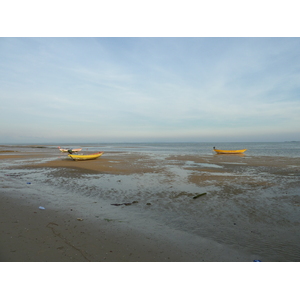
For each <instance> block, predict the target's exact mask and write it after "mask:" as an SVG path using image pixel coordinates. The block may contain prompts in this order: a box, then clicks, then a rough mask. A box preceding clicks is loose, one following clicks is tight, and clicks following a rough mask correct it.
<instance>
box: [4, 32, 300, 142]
mask: <svg viewBox="0 0 300 300" xmlns="http://www.w3.org/2000/svg"><path fill="white" fill-rule="evenodd" d="M0 45H1V47H0V67H1V70H0V101H1V102H0V104H1V111H0V117H1V121H0V122H1V126H4V127H5V128H8V129H6V132H4V131H2V133H1V135H3V138H4V134H5V135H6V136H7V132H8V133H9V134H11V136H16V134H17V132H20V133H21V134H22V136H24V137H27V139H28V141H30V139H31V136H32V137H33V136H34V137H40V139H41V140H42V139H43V140H47V139H48V138H49V139H60V138H61V139H65V138H67V137H69V138H70V139H76V138H78V139H91V140H92V139H96V138H97V137H103V138H104V139H110V140H111V139H114V140H116V141H117V140H119V139H122V140H126V139H128V140H139V139H140V140H143V141H144V140H147V139H149V140H150V139H151V140H155V139H156V138H157V139H164V138H165V139H172V140H185V139H191V140H193V139H195V140H198V139H199V138H201V139H202V138H210V137H213V138H215V139H218V138H219V139H221V138H222V139H226V137H227V138H229V139H233V138H236V139H238V138H241V137H242V136H243V135H244V136H248V137H249V138H250V137H251V138H252V139H255V136H257V138H259V139H262V133H263V134H265V135H269V136H270V133H272V134H273V135H272V136H274V137H276V133H278V138H277V139H282V134H283V133H284V132H285V133H286V134H288V133H290V135H291V136H294V139H297V136H298V135H299V131H298V129H295V128H300V127H299V125H300V124H299V118H298V116H299V112H300V111H299V110H300V99H299V86H300V85H299V83H300V82H299V81H300V79H299V76H298V73H299V68H300V59H299V58H298V53H299V48H300V47H299V46H300V42H299V39H298V38H293V39H276V38H275V39H270V38H259V39H256V38H254V39H252V38H246V39H243V38H241V39H239V38H220V39H214V38H121V39H118V38H97V39H94V38H34V39H31V38H21V39H18V38H15V39H7V38H1V39H0ZM21 124H22V125H21ZM1 135H0V137H1ZM245 138H246V137H245ZM4 139H6V138H4ZM15 139H16V140H17V139H18V138H17V137H16V138H15Z"/></svg>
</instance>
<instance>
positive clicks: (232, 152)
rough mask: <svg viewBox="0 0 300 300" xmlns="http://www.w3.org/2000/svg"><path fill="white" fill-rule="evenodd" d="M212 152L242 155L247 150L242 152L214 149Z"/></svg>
mask: <svg viewBox="0 0 300 300" xmlns="http://www.w3.org/2000/svg"><path fill="white" fill-rule="evenodd" d="M214 151H215V152H216V153H217V154H243V153H244V152H245V151H247V149H242V150H220V149H214Z"/></svg>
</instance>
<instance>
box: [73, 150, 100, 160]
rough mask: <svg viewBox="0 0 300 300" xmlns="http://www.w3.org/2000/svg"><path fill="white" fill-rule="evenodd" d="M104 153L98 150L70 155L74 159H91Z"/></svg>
mask: <svg viewBox="0 0 300 300" xmlns="http://www.w3.org/2000/svg"><path fill="white" fill-rule="evenodd" d="M103 153H104V152H97V153H93V154H69V155H68V156H69V157H71V158H72V159H73V160H90V159H96V158H98V157H100V156H101V155H102V154H103Z"/></svg>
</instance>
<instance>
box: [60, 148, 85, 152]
mask: <svg viewBox="0 0 300 300" xmlns="http://www.w3.org/2000/svg"><path fill="white" fill-rule="evenodd" d="M69 150H72V152H79V151H81V150H82V148H78V149H61V148H59V151H60V152H63V153H66V152H69Z"/></svg>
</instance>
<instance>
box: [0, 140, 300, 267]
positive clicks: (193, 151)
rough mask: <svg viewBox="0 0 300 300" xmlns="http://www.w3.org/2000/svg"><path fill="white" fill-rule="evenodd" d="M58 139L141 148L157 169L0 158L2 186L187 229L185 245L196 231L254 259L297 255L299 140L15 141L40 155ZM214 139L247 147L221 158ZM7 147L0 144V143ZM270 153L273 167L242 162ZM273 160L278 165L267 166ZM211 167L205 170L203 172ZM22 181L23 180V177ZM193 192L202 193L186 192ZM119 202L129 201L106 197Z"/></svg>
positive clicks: (46, 201) (135, 222)
mask: <svg viewBox="0 0 300 300" xmlns="http://www.w3.org/2000/svg"><path fill="white" fill-rule="evenodd" d="M58 146H60V147H62V148H78V147H81V148H82V151H83V152H84V151H93V152H94V151H95V152H96V151H104V152H107V153H109V154H110V155H116V156H117V155H118V153H120V152H125V153H128V154H132V153H140V154H146V155H147V157H149V158H150V159H152V160H153V161H156V162H157V166H156V167H154V168H156V169H157V171H155V172H151V173H145V174H132V175H114V174H101V173H98V174H88V173H86V174H85V173H82V172H75V171H73V170H70V169H64V168H62V169H60V168H57V169H52V168H45V169H38V168H36V169H34V168H33V169H19V168H17V167H19V166H20V165H22V164H28V163H37V162H39V161H37V160H36V159H32V158H28V159H23V160H21V161H20V160H18V161H14V160H2V161H0V163H1V173H2V174H1V180H2V186H5V189H6V191H8V192H11V193H14V194H16V193H21V192H22V193H32V195H36V196H38V199H40V200H39V203H36V205H37V207H38V206H39V205H41V206H43V207H46V209H57V208H58V207H59V208H61V209H64V210H70V209H72V210H73V211H77V212H78V213H79V217H80V218H83V219H86V220H87V219H89V220H95V222H96V221H97V218H103V219H110V220H119V221H120V222H121V221H122V222H126V224H128V226H133V227H138V228H140V230H145V231H150V232H151V228H156V229H155V232H156V234H162V233H163V230H164V229H163V228H166V227H168V228H169V229H172V230H174V233H175V232H177V235H178V232H184V233H186V234H188V236H189V238H188V239H187V241H185V243H186V242H187V243H189V242H190V243H191V245H192V244H193V241H196V240H197V237H204V238H207V239H212V240H213V241H215V242H217V243H220V244H222V245H226V246H228V247H232V248H234V249H236V250H238V251H247V252H249V253H251V254H253V258H254V259H259V260H263V261H300V242H299V241H300V220H299V216H300V167H299V159H300V142H283V143H214V144H213V143H89V144H66V145H62V144H60V145H55V144H47V145H32V144H31V145H29V144H27V145H18V147H19V148H20V149H22V148H24V149H26V151H29V152H30V151H32V152H47V153H48V152H49V154H50V155H49V158H46V159H42V161H47V160H51V159H57V157H58V153H59V152H58V149H57V147H58ZM214 146H215V147H216V148H217V149H230V150H232V149H244V148H247V149H248V150H247V151H246V152H245V155H244V156H243V157H237V158H236V161H232V160H231V161H226V156H224V160H223V161H220V159H219V158H218V157H220V156H218V155H216V154H214V153H213V147H214ZM10 147H11V146H10V145H7V146H1V149H0V150H5V149H10ZM13 147H16V145H13ZM59 154H60V153H59ZM104 155H105V154H104ZM171 155H189V156H190V157H195V158H197V157H204V158H206V161H205V162H201V163H197V162H196V160H193V159H192V160H189V161H176V160H174V159H172V160H168V157H169V156H171ZM230 157H232V156H230ZM273 158H274V167H273V166H270V165H268V166H263V165H257V166H256V165H255V164H251V163H250V162H251V161H252V160H253V161H257V159H258V161H264V160H266V161H270V160H271V161H272V159H273ZM100 159H101V158H100ZM285 160H287V161H288V163H287V165H286V166H285ZM248 161H249V163H248ZM277 162H280V163H281V166H280V167H275V165H276V163H277ZM141 163H143V162H142V161H141ZM14 166H15V167H16V168H15V169H14ZM206 168H207V171H206ZM211 174H213V177H207V176H210V175H211ZM191 178H196V180H191ZM207 178H208V179H207ZM28 182H30V183H31V184H30V185H26V184H25V183H28ZM201 193H206V194H205V196H203V197H200V198H197V199H194V198H193V197H194V196H195V195H198V194H201ZM62 199H63V200H62ZM125 202H126V203H128V202H130V203H132V202H135V203H136V204H134V205H130V206H124V205H122V206H114V205H113V204H121V203H125ZM154 224H155V225H154ZM157 228H159V231H157V230H158V229H157ZM153 231H154V229H153ZM194 247H195V249H196V248H197V247H196V245H194ZM195 251H196V250H195Z"/></svg>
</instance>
